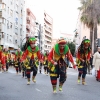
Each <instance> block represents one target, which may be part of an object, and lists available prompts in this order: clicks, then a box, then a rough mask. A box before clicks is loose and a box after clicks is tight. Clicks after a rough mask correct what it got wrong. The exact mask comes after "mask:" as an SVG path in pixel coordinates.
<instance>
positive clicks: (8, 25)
mask: <svg viewBox="0 0 100 100" xmlns="http://www.w3.org/2000/svg"><path fill="white" fill-rule="evenodd" d="M7 29H9V21H8V20H7Z"/></svg>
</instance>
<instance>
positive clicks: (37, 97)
mask: <svg viewBox="0 0 100 100" xmlns="http://www.w3.org/2000/svg"><path fill="white" fill-rule="evenodd" d="M67 74H68V78H67V81H66V82H65V84H64V86H63V92H59V91H57V93H56V94H53V92H52V86H51V84H50V77H49V76H46V75H45V74H44V73H42V74H39V73H38V74H37V77H36V81H37V82H36V83H33V82H32V81H31V84H30V85H27V79H25V78H22V76H21V74H19V75H16V73H15V70H14V69H13V68H10V69H9V72H4V73H0V100H100V82H97V81H96V79H95V77H94V76H92V75H87V77H86V82H87V85H85V86H84V85H81V84H80V85H78V84H77V71H76V70H74V69H68V73H67Z"/></svg>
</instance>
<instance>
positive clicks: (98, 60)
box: [92, 46, 100, 82]
mask: <svg viewBox="0 0 100 100" xmlns="http://www.w3.org/2000/svg"><path fill="white" fill-rule="evenodd" d="M92 64H93V67H95V70H96V80H97V81H99V82H100V46H98V50H97V52H96V53H95V54H94V55H93V63H92Z"/></svg>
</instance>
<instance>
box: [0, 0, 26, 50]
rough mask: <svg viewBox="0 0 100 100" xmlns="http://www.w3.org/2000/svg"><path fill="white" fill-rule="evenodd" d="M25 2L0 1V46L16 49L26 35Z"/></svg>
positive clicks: (15, 0)
mask: <svg viewBox="0 0 100 100" xmlns="http://www.w3.org/2000/svg"><path fill="white" fill-rule="evenodd" d="M25 13H26V10H25V0H0V45H2V46H3V47H8V48H9V49H18V48H19V47H20V45H21V42H22V39H23V37H25V34H26V20H25V18H26V17H25Z"/></svg>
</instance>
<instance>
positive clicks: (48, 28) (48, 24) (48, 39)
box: [43, 11, 53, 52]
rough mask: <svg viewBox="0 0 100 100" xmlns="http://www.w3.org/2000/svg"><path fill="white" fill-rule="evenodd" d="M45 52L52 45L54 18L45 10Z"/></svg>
mask: <svg viewBox="0 0 100 100" xmlns="http://www.w3.org/2000/svg"><path fill="white" fill-rule="evenodd" d="M43 34H44V41H43V42H44V52H46V51H50V50H51V47H52V34H53V19H52V18H51V17H50V15H48V14H47V13H46V12H45V11H44V32H43Z"/></svg>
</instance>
